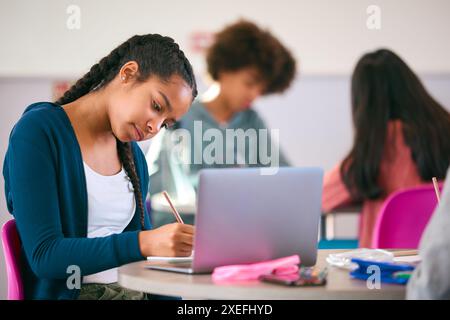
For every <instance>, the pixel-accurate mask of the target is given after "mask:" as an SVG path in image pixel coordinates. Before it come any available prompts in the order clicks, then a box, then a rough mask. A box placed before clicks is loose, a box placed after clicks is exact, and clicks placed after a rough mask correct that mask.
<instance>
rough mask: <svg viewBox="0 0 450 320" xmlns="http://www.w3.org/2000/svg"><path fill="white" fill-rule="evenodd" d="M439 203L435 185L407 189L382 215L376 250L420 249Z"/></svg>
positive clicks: (374, 242) (390, 199)
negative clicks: (420, 243)
mask: <svg viewBox="0 0 450 320" xmlns="http://www.w3.org/2000/svg"><path fill="white" fill-rule="evenodd" d="M440 189H442V184H440ZM437 203H438V202H437V198H436V193H435V191H434V188H433V185H426V186H420V187H415V188H411V189H406V190H402V191H398V192H396V193H394V194H392V195H391V196H389V197H388V198H387V199H386V201H385V202H384V204H383V206H382V208H381V210H380V213H379V215H378V218H377V222H376V224H375V229H374V233H373V238H372V247H373V248H392V249H409V248H411V249H417V247H418V246H419V242H420V238H421V236H422V233H423V231H424V229H425V227H426V225H427V223H428V221H429V220H430V218H431V215H432V214H433V212H434V209H435V208H436V205H437Z"/></svg>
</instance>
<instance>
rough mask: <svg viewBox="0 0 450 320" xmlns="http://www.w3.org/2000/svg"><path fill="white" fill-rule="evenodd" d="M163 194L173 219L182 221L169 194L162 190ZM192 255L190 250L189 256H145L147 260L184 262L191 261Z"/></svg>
mask: <svg viewBox="0 0 450 320" xmlns="http://www.w3.org/2000/svg"><path fill="white" fill-rule="evenodd" d="M163 195H164V197H165V198H166V200H167V202H168V203H169V206H170V208H171V209H172V213H173V215H174V216H175V219H177V221H178V223H182V224H184V222H183V219H181V216H180V214H179V213H178V211H177V209H176V208H175V206H174V205H173V203H172V201H171V199H170V196H169V194H168V193H167V192H166V191H163ZM193 255H194V251H192V254H191V255H190V256H189V257H156V256H151V257H147V261H149V262H166V263H186V262H192V256H193Z"/></svg>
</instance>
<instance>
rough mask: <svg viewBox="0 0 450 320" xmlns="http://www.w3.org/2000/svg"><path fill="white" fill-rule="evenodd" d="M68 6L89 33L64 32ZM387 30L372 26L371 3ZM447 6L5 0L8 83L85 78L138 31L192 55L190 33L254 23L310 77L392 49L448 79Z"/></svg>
mask: <svg viewBox="0 0 450 320" xmlns="http://www.w3.org/2000/svg"><path fill="white" fill-rule="evenodd" d="M69 4H76V5H79V7H80V9H81V29H80V30H69V29H68V28H67V27H66V20H67V18H68V16H69V15H68V14H67V13H66V9H67V7H68V5H69ZM371 4H376V5H378V6H379V7H380V9H381V30H369V29H367V27H366V20H367V17H368V15H367V13H366V9H367V7H368V6H369V5H371ZM449 15H450V1H448V0H414V1H411V0H395V1H393V0H339V1H335V0H314V1H312V0H277V1H261V0H227V1H211V0H190V1H186V0H164V1H161V0H127V1H125V0H121V1H119V0H95V1H89V0H58V1H52V0H40V1H26V0H14V1H13V0H9V1H8V0H0V39H1V50H0V75H3V76H18V75H23V76H30V75H31V76H33V75H34V76H78V75H80V74H81V73H82V72H84V71H87V69H88V68H89V67H90V66H91V65H92V64H93V63H94V62H96V61H97V60H98V59H99V58H101V57H103V56H104V55H106V54H107V53H108V52H109V51H110V50H111V49H112V48H113V47H114V46H116V45H118V44H120V43H121V42H122V41H124V40H125V39H127V38H128V37H130V36H131V35H133V34H136V33H162V34H165V35H170V36H172V37H174V38H175V39H176V40H177V41H178V42H179V43H180V44H181V46H182V47H183V48H185V49H186V51H187V53H188V54H189V56H190V57H191V59H192V60H194V66H195V67H196V68H197V69H198V71H199V70H201V69H202V68H203V64H202V62H201V61H202V59H201V57H199V56H196V55H192V54H190V52H189V50H187V49H188V47H189V46H188V36H189V33H190V32H191V31H196V30H206V31H208V30H210V31H216V30H218V29H220V28H221V27H222V26H223V25H224V24H226V23H230V22H232V21H234V20H235V19H236V18H238V17H247V18H250V19H252V20H254V21H256V22H258V23H260V24H261V25H263V26H267V27H270V28H271V29H272V30H273V32H274V33H275V34H277V35H279V37H280V38H281V39H282V40H283V41H284V42H285V43H286V44H287V45H288V46H289V47H290V48H292V50H293V51H294V53H295V55H296V56H297V57H298V58H299V59H300V61H301V70H302V73H303V74H316V73H320V74H335V73H339V74H348V73H350V71H351V68H352V66H353V65H354V63H355V61H356V59H357V57H359V56H360V55H361V54H362V53H363V52H364V51H367V50H370V49H373V48H376V47H379V46H387V47H391V48H392V49H394V50H395V51H396V52H398V53H399V54H401V55H402V56H404V57H405V58H406V60H407V61H408V62H410V63H411V64H412V65H413V66H414V68H415V69H416V70H417V71H418V72H420V73H423V74H426V73H445V72H450V59H448V53H449V51H450V41H448V37H449V30H450V19H449Z"/></svg>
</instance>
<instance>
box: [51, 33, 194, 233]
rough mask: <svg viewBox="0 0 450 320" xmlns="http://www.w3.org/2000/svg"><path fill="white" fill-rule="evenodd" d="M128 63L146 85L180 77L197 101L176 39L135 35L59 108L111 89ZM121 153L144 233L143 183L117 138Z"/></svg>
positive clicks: (89, 74)
mask: <svg viewBox="0 0 450 320" xmlns="http://www.w3.org/2000/svg"><path fill="white" fill-rule="evenodd" d="M128 61H136V62H137V64H138V66H139V69H138V74H137V77H136V81H140V82H143V81H146V80H147V79H148V78H149V77H150V76H158V77H159V78H160V79H161V80H168V79H169V78H170V77H171V76H173V75H178V76H180V77H181V78H182V79H183V80H184V81H186V83H187V84H188V85H189V86H190V87H191V89H192V97H193V99H194V98H195V97H196V96H197V84H196V81H195V76H194V72H193V69H192V66H191V64H190V62H189V60H188V59H187V58H186V56H185V55H184V53H183V51H182V50H180V47H179V46H178V44H176V43H175V41H174V40H173V39H172V38H169V37H164V36H162V35H159V34H147V35H135V36H133V37H131V38H130V39H128V40H127V41H125V42H124V43H122V44H121V45H119V46H118V47H117V48H115V49H114V50H113V51H111V53H110V54H109V55H107V56H106V57H104V58H102V59H101V60H100V61H99V62H98V63H97V64H95V65H93V66H92V67H91V69H90V70H89V71H88V72H87V73H86V74H85V75H84V76H83V77H81V79H79V80H78V81H77V82H76V83H75V84H74V85H73V86H72V87H70V88H69V90H67V91H66V92H65V93H64V95H63V96H62V97H61V98H60V99H58V100H57V101H56V104H59V105H64V104H67V103H70V102H73V101H75V100H77V99H78V98H80V97H82V96H84V95H86V94H88V93H89V92H91V91H94V90H100V89H101V88H103V87H105V86H107V85H108V84H109V83H110V82H111V81H112V80H113V79H114V78H115V77H116V76H117V74H118V73H119V71H120V68H121V67H122V66H123V65H124V64H125V63H126V62H128ZM116 140H117V153H118V155H119V159H120V162H121V163H122V165H123V167H124V169H125V171H126V173H127V175H128V177H129V179H130V181H131V183H132V185H133V189H134V195H135V198H136V202H137V206H138V210H139V213H140V221H141V227H142V229H145V209H144V200H143V195H142V190H141V187H140V180H139V176H138V174H137V170H136V165H135V163H134V157H133V152H132V148H131V144H130V143H128V142H121V141H119V140H118V139H117V138H116Z"/></svg>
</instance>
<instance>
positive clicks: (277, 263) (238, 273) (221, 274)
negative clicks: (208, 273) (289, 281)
mask: <svg viewBox="0 0 450 320" xmlns="http://www.w3.org/2000/svg"><path fill="white" fill-rule="evenodd" d="M299 264H300V257H299V256H298V255H292V256H289V257H284V258H279V259H275V260H269V261H263V262H258V263H253V264H243V265H230V266H223V267H217V268H215V269H214V272H213V274H212V279H213V281H218V282H220V281H243V280H257V279H258V278H259V277H260V276H261V275H264V274H277V275H288V274H293V273H297V272H298V270H299V268H298V265H299Z"/></svg>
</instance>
